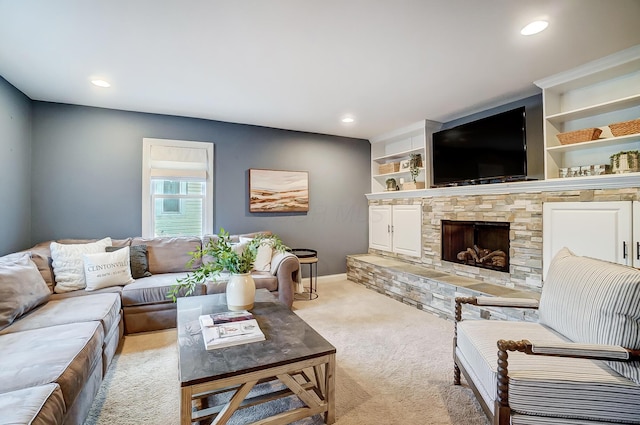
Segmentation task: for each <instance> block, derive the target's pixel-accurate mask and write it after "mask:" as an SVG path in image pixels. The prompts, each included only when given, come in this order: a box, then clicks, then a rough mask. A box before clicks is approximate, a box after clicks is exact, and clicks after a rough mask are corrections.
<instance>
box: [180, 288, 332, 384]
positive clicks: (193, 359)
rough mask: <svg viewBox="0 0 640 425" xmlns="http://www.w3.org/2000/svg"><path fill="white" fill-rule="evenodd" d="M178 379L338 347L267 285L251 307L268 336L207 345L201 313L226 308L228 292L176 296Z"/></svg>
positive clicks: (264, 365)
mask: <svg viewBox="0 0 640 425" xmlns="http://www.w3.org/2000/svg"><path fill="white" fill-rule="evenodd" d="M177 303H178V350H179V356H178V357H179V369H180V383H181V385H182V386H188V385H194V384H197V383H200V382H207V381H211V380H213V379H221V378H225V377H229V376H235V375H239V374H242V373H247V372H252V371H256V370H264V369H268V368H271V367H274V366H279V365H284V364H288V363H292V362H294V361H298V360H305V359H310V358H315V357H320V356H324V355H326V354H334V353H335V352H336V349H335V347H334V346H333V345H331V344H330V343H329V342H328V341H327V340H326V339H324V338H323V337H322V336H321V335H320V334H318V333H317V332H316V331H315V330H313V328H311V326H309V325H308V324H307V323H305V322H304V321H303V320H302V319H301V318H299V317H298V316H297V315H296V314H295V313H293V312H292V311H291V310H289V308H288V307H287V306H285V305H284V304H281V303H280V302H279V301H278V300H277V299H276V298H275V297H274V296H273V295H272V294H271V293H270V292H269V291H267V290H266V289H258V290H257V291H256V301H255V305H254V308H253V309H252V310H251V312H252V313H253V315H254V316H255V319H256V320H257V321H258V324H259V325H260V329H262V332H263V333H264V335H265V338H266V340H265V341H260V342H251V343H248V344H240V345H236V346H233V347H226V348H218V349H214V350H206V349H205V348H204V342H203V341H202V332H201V330H200V323H199V322H198V317H199V316H200V315H202V314H211V313H216V312H221V311H226V310H227V304H226V296H225V294H215V295H200V296H195V297H181V298H178V301H177Z"/></svg>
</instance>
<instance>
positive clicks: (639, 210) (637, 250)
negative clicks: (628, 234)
mask: <svg viewBox="0 0 640 425" xmlns="http://www.w3.org/2000/svg"><path fill="white" fill-rule="evenodd" d="M632 226H633V241H632V242H631V245H632V247H631V254H632V260H633V261H632V263H633V267H636V268H640V201H633V224H632Z"/></svg>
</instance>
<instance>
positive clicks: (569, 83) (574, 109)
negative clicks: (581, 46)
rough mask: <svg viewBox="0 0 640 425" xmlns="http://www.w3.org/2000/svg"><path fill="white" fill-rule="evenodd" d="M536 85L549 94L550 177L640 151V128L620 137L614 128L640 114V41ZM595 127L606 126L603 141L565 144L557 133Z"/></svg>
mask: <svg viewBox="0 0 640 425" xmlns="http://www.w3.org/2000/svg"><path fill="white" fill-rule="evenodd" d="M535 84H536V85H537V86H538V87H540V88H541V89H542V98H543V114H544V121H543V127H544V142H545V143H544V145H545V160H544V163H545V179H556V178H558V177H559V170H560V169H561V168H571V167H573V168H574V169H576V167H581V166H584V167H586V166H590V165H605V164H610V163H611V159H610V157H611V155H613V154H615V153H618V152H622V151H633V150H640V133H636V134H632V135H625V136H618V137H614V136H613V134H612V133H611V130H610V128H609V127H608V126H609V125H610V124H615V123H619V122H623V121H629V120H634V119H637V118H640V45H637V46H634V47H632V48H629V49H626V50H623V51H621V52H618V53H616V54H613V55H610V56H606V57H604V58H601V59H598V60H596V61H593V62H589V63H587V64H585V65H583V66H580V67H577V68H574V69H571V70H569V71H565V72H562V73H560V74H556V75H554V76H551V77H548V78H545V79H542V80H539V81H536V82H535ZM594 127H597V128H600V129H602V134H601V135H600V138H599V139H597V140H593V141H587V142H580V143H574V144H567V145H562V144H560V142H559V140H558V138H557V137H556V136H557V134H558V133H565V132H570V131H575V130H582V129H587V128H594ZM636 174H638V175H640V173H636ZM602 177H603V178H609V177H610V176H606V175H605V176H602ZM570 178H575V179H579V178H580V177H570Z"/></svg>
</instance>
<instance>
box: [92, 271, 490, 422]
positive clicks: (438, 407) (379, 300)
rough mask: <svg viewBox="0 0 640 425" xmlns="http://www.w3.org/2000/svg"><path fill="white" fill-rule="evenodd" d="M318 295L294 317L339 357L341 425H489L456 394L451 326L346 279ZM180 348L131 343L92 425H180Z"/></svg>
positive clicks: (149, 341) (161, 338) (153, 336)
mask: <svg viewBox="0 0 640 425" xmlns="http://www.w3.org/2000/svg"><path fill="white" fill-rule="evenodd" d="M318 292H319V297H318V298H317V299H316V300H313V301H296V302H295V303H294V310H295V312H296V313H297V314H298V315H299V316H300V317H302V318H303V319H304V320H305V321H306V322H307V323H309V324H310V325H311V326H312V327H313V328H314V329H315V330H316V331H318V332H319V333H320V334H321V335H323V336H324V337H325V338H326V339H327V340H328V341H329V342H331V343H332V344H333V345H334V346H335V347H336V349H337V371H336V424H337V425H371V424H405V425H406V424H434V425H436V424H437V425H454V424H455V425H462V424H464V425H487V424H488V421H487V419H486V417H485V416H484V414H483V413H482V410H481V409H480V406H479V405H478V403H477V402H476V400H475V398H474V396H473V394H472V392H471V390H470V389H469V388H468V387H466V386H454V385H453V384H452V381H453V360H452V353H451V349H452V348H451V344H452V337H453V323H452V322H447V321H445V320H442V319H440V318H437V317H435V316H433V315H431V314H429V313H425V312H422V311H419V310H417V309H415V308H412V307H409V306H406V305H404V304H402V303H400V302H398V301H394V300H392V299H390V298H388V297H385V296H383V295H380V294H378V293H376V292H374V291H371V290H369V289H366V288H364V287H362V286H360V285H358V284H356V283H353V282H350V281H347V280H345V279H340V278H325V279H320V282H319V291H318ZM175 341H176V331H175V329H172V330H168V331H160V332H150V333H145V334H137V335H131V336H126V337H125V339H124V343H123V345H122V349H121V351H120V352H119V353H118V354H117V355H116V358H115V359H114V364H113V365H112V366H111V367H110V369H109V371H108V373H107V376H106V377H105V381H104V382H103V384H102V387H101V388H100V392H99V394H98V396H97V398H96V401H95V403H94V405H93V407H92V409H91V412H90V415H89V418H88V420H87V421H86V423H85V425H138V424H143V423H152V424H160V423H162V424H178V423H179V397H180V392H179V384H178V377H177V352H176V344H175ZM243 419H245V420H246V419H247V418H238V420H237V421H234V422H235V423H243V421H242V420H243ZM299 423H300V424H302V423H304V424H316V423H320V421H319V418H313V419H311V420H307V421H300V422H299Z"/></svg>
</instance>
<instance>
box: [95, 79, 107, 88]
mask: <svg viewBox="0 0 640 425" xmlns="http://www.w3.org/2000/svg"><path fill="white" fill-rule="evenodd" d="M91 83H92V84H93V85H94V86H98V87H111V84H109V83H107V82H106V81H105V80H91Z"/></svg>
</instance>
